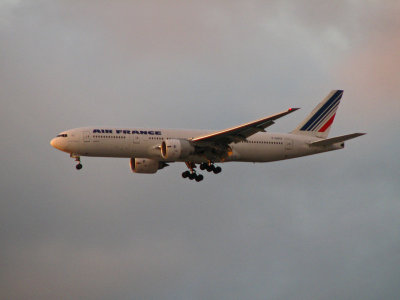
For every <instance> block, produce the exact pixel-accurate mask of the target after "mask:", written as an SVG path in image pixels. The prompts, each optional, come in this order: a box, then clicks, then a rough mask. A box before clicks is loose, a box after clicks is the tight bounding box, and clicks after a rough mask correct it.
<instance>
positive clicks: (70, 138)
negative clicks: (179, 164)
mask: <svg viewBox="0 0 400 300" xmlns="http://www.w3.org/2000/svg"><path fill="white" fill-rule="evenodd" d="M212 132H215V131H212V130H185V129H131V128H112V127H84V128H76V129H71V130H67V131H64V132H62V133H61V134H59V136H58V137H56V138H54V139H53V140H52V141H51V145H52V146H53V147H55V148H57V149H59V150H62V151H64V152H67V153H70V154H71V155H76V156H97V157H126V158H132V157H136V158H138V157H140V158H149V159H154V160H158V161H168V160H165V159H163V157H162V156H161V151H160V145H161V143H162V141H163V140H167V139H191V138H195V137H198V136H203V135H206V134H210V133H212ZM318 140H320V139H319V138H316V137H310V136H306V135H299V134H289V133H269V132H265V133H264V132H262V133H257V134H254V135H253V136H251V137H249V138H248V139H247V140H246V141H243V142H239V143H231V144H229V146H230V147H231V149H232V153H231V154H230V155H229V157H228V158H226V159H225V160H224V161H243V162H270V161H277V160H283V159H289V158H295V157H300V156H305V155H312V154H316V153H320V152H326V151H332V150H338V149H342V148H343V146H344V144H343V143H338V144H334V145H330V146H325V147H322V146H321V147H315V146H310V143H311V142H315V141H318ZM176 161H192V162H194V163H201V162H207V160H206V159H205V158H204V157H201V156H197V155H192V156H190V157H187V158H185V159H182V160H176Z"/></svg>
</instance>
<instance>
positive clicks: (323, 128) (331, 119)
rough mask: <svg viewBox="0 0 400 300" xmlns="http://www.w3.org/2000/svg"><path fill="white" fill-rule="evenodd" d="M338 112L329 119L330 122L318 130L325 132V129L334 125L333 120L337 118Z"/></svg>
mask: <svg viewBox="0 0 400 300" xmlns="http://www.w3.org/2000/svg"><path fill="white" fill-rule="evenodd" d="M335 116H336V114H334V115H333V116H332V117H331V118H330V119H329V120H328V122H326V123H325V125H324V126H322V127H321V129H320V130H318V132H325V130H327V129H328V128H329V126H331V125H332V123H333V120H334V119H335Z"/></svg>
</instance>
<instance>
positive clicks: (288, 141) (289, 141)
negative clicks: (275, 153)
mask: <svg viewBox="0 0 400 300" xmlns="http://www.w3.org/2000/svg"><path fill="white" fill-rule="evenodd" d="M285 150H287V151H289V150H293V140H292V139H285Z"/></svg>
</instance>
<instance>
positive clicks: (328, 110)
mask: <svg viewBox="0 0 400 300" xmlns="http://www.w3.org/2000/svg"><path fill="white" fill-rule="evenodd" d="M339 102H340V101H336V102H335V103H334V104H333V106H332V107H330V108H328V109H327V110H326V111H325V112H324V113H323V114H322V115H321V116H320V117H319V120H317V121H316V123H315V124H313V125H312V126H311V127H310V129H309V130H315V129H316V128H318V126H319V125H321V123H323V122H324V121H325V117H326V116H329V114H330V113H331V112H332V111H334V110H335V109H336V108H337V107H338V106H339Z"/></svg>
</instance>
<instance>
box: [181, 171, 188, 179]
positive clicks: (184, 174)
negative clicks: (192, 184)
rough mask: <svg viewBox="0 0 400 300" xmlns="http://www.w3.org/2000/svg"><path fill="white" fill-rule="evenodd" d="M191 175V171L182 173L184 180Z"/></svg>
mask: <svg viewBox="0 0 400 300" xmlns="http://www.w3.org/2000/svg"><path fill="white" fill-rule="evenodd" d="M189 175H190V172H189V171H185V172H183V173H182V177H183V178H187V177H189Z"/></svg>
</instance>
